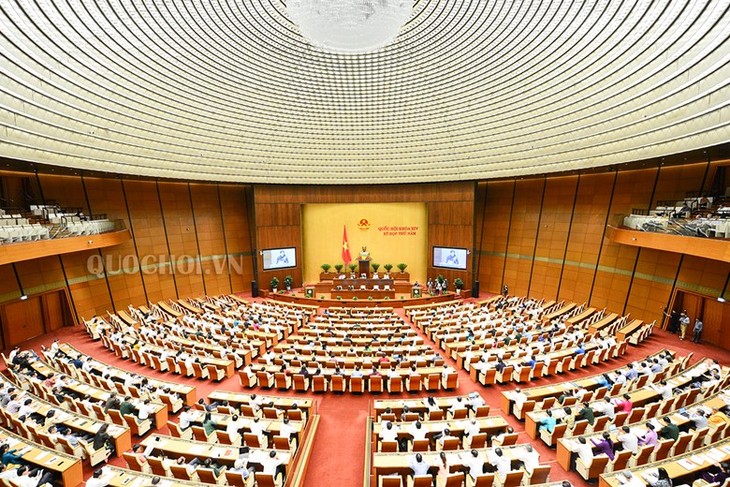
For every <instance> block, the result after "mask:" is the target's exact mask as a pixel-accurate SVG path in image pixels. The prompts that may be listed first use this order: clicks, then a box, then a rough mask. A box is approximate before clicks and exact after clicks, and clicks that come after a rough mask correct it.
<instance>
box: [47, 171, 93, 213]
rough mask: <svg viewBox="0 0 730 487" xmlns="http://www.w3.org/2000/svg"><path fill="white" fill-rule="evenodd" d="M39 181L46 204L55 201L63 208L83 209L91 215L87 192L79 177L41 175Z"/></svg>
mask: <svg viewBox="0 0 730 487" xmlns="http://www.w3.org/2000/svg"><path fill="white" fill-rule="evenodd" d="M38 181H39V182H40V189H41V192H42V193H43V199H44V200H45V201H46V202H50V201H55V202H56V203H57V204H59V205H60V206H61V207H62V208H64V209H65V208H81V209H82V210H83V211H84V213H86V214H88V213H89V205H88V204H87V201H86V192H85V191H84V185H83V183H82V181H81V178H80V177H78V176H56V175H49V174H39V175H38Z"/></svg>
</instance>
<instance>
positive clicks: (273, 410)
mask: <svg viewBox="0 0 730 487" xmlns="http://www.w3.org/2000/svg"><path fill="white" fill-rule="evenodd" d="M208 414H210V417H209V418H207V419H208V420H210V421H212V422H206V417H207V415H208ZM178 419H179V421H177V422H172V421H170V422H168V428H169V431H170V435H159V434H152V435H150V436H148V437H147V438H145V439H144V440H143V441H142V442H141V445H142V446H143V447H144V448H145V454H144V456H145V458H146V461H140V457H139V456H137V455H135V454H134V453H130V454H126V455H125V459H126V460H127V465H128V467H129V469H130V470H134V471H137V472H139V473H142V474H145V473H146V474H150V473H152V474H156V475H160V476H165V477H168V478H175V479H177V480H183V481H193V482H199V483H215V484H218V485H237V486H240V485H251V486H252V485H253V483H254V479H255V481H256V482H257V485H262V486H263V485H277V486H281V485H283V484H284V483H285V479H287V478H289V477H291V476H292V475H293V476H295V477H296V478H298V479H300V478H301V476H302V475H303V472H304V471H305V468H306V462H307V460H308V457H309V452H310V450H311V447H312V444H313V440H314V434H315V431H316V428H317V425H318V423H319V415H318V414H317V404H316V401H315V400H313V399H311V398H298V399H292V398H283V397H273V396H259V395H256V394H252V395H246V396H244V395H242V394H236V393H228V392H224V391H215V392H214V393H213V394H211V395H210V396H209V397H208V402H207V403H206V402H204V401H202V400H201V401H200V402H198V403H196V404H194V406H193V408H186V410H185V411H184V412H183V413H182V414H181V415H180V417H179V418H178ZM183 420H184V421H185V424H182V422H183ZM242 447H246V448H247V451H244V450H241V448H242ZM272 455H273V457H272ZM180 458H183V459H184V460H183V461H182V463H178V461H177V460H178V459H180ZM193 459H197V461H194V462H193V463H198V462H206V461H207V460H208V459H210V461H212V462H213V463H215V464H216V466H217V467H218V470H217V474H216V470H213V469H212V468H207V467H201V466H197V467H196V468H194V469H193V468H188V464H189V463H190V462H191V461H192V460H193ZM242 460H245V461H244V462H243V465H240V464H239V463H240V462H241V461H242ZM277 466H279V467H278V468H276V467H277ZM247 469H251V471H255V473H253V474H251V475H249V473H248V471H246V470H247ZM279 472H280V474H279ZM123 473H124V472H123ZM244 475H245V476H246V477H248V479H247V480H244ZM269 482H272V483H269Z"/></svg>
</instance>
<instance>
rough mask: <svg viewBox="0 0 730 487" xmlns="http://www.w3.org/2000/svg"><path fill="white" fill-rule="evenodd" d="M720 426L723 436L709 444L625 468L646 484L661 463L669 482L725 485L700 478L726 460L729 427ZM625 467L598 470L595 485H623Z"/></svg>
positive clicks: (707, 486)
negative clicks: (612, 469)
mask: <svg viewBox="0 0 730 487" xmlns="http://www.w3.org/2000/svg"><path fill="white" fill-rule="evenodd" d="M723 430H724V431H723V432H722V434H721V437H724V438H722V439H720V440H718V441H715V442H713V443H712V444H710V445H707V446H704V447H701V448H699V449H695V450H691V451H687V452H685V453H683V454H681V455H674V456H671V457H669V458H667V459H665V460H660V461H658V462H653V463H648V464H645V465H642V466H637V467H633V468H630V469H627V470H628V471H630V472H631V475H632V476H633V477H635V478H637V479H639V480H640V481H641V482H642V483H646V484H647V485H649V482H652V483H653V482H656V472H657V469H658V468H659V467H661V468H663V469H664V470H665V471H666V472H667V474H668V476H669V478H670V479H672V480H673V485H693V486H696V487H710V486H717V487H721V486H723V487H724V486H726V485H727V481H725V482H724V483H722V484H721V483H711V482H707V481H706V480H704V479H703V478H702V475H703V474H704V473H708V472H712V471H715V472H717V471H718V468H717V467H716V465H718V464H720V463H722V462H728V461H730V439H728V438H727V436H728V433H729V432H730V428H727V427H723ZM627 470H616V471H613V472H609V473H603V474H601V475H600V477H599V485H600V486H602V487H619V486H621V485H623V484H624V482H625V478H626V477H625V473H626V471H627Z"/></svg>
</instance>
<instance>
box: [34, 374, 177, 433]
mask: <svg viewBox="0 0 730 487" xmlns="http://www.w3.org/2000/svg"><path fill="white" fill-rule="evenodd" d="M30 364H31V366H32V367H33V370H35V371H36V372H37V373H38V374H40V375H41V376H42V377H44V378H46V377H48V376H50V375H54V374H60V373H61V372H60V371H58V370H56V369H54V368H52V367H50V366H48V365H47V364H46V363H45V362H42V361H40V360H33V361H31V362H30ZM69 379H70V380H69V381H68V382H67V388H68V389H70V390H71V391H73V392H75V393H76V394H78V395H80V396H81V397H84V396H85V395H87V394H88V395H89V396H91V397H92V398H93V399H94V400H95V401H104V402H106V400H107V399H109V395H110V392H109V391H106V390H104V389H99V388H98V387H95V386H92V385H90V384H87V383H85V382H80V381H79V380H77V379H74V378H69ZM114 392H116V391H114ZM131 402H132V404H134V405H135V406H137V405H139V404H141V403H142V401H140V400H139V399H132V401H131ZM152 405H153V406H155V408H157V409H156V411H155V413H154V418H155V425H157V427H161V426H164V425H165V424H167V418H168V415H167V406H166V405H164V404H162V403H158V402H152Z"/></svg>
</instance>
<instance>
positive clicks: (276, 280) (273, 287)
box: [269, 277, 279, 293]
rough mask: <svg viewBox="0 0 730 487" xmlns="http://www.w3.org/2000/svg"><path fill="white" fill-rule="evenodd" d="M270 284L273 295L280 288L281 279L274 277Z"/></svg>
mask: <svg viewBox="0 0 730 487" xmlns="http://www.w3.org/2000/svg"><path fill="white" fill-rule="evenodd" d="M269 284H271V292H272V293H275V292H276V290H277V289H278V288H279V278H278V277H272V278H271V282H270V283H269Z"/></svg>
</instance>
